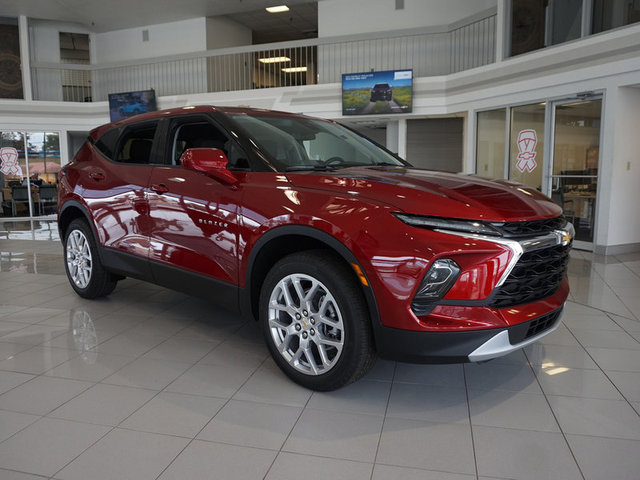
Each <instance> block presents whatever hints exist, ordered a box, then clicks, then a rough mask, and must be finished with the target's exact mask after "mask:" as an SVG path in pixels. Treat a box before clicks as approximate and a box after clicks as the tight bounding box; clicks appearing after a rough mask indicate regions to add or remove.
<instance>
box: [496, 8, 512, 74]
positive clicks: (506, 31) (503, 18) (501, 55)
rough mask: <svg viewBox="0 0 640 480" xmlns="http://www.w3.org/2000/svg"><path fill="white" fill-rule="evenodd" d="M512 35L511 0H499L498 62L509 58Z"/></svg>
mask: <svg viewBox="0 0 640 480" xmlns="http://www.w3.org/2000/svg"><path fill="white" fill-rule="evenodd" d="M510 37H511V0H498V13H497V15H496V62H501V61H503V60H504V59H505V58H507V57H508V56H509V55H510V53H511V52H509V50H510V48H509V44H508V43H507V42H509V40H510Z"/></svg>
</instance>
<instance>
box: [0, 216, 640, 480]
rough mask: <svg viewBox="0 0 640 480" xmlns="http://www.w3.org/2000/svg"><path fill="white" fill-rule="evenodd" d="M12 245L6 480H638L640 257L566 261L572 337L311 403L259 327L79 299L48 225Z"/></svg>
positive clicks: (5, 376) (4, 361) (192, 310)
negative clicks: (264, 341) (267, 346)
mask: <svg viewBox="0 0 640 480" xmlns="http://www.w3.org/2000/svg"><path fill="white" fill-rule="evenodd" d="M9 230H10V229H8V228H4V230H3V227H2V225H1V224H0V479H21V480H27V479H37V478H55V479H70V480H72V479H83V480H86V479H92V480H101V479H128V478H131V479H136V480H144V479H156V478H158V479H162V480H166V479H180V480H185V479H187V480H188V479H204V478H219V479H225V480H226V479H242V480H250V479H263V478H266V479H283V480H286V479H301V478H302V479H305V480H312V479H316V478H318V479H319V478H322V479H325V478H335V479H375V480H382V479H402V480H410V479H426V480H435V479H438V480H454V479H455V480H471V479H482V480H489V479H494V480H495V479H535V480H541V479H544V480H552V479H557V480H570V479H574V478H575V479H594V480H602V479H607V480H609V479H610V480H613V479H633V480H638V478H640V473H639V472H640V455H639V454H640V416H639V413H640V320H639V317H640V295H639V293H640V254H629V255H621V256H617V257H606V258H605V257H598V256H594V255H592V254H589V253H584V252H578V251H574V252H573V253H572V259H571V264H570V277H571V286H572V293H571V298H570V300H571V301H570V302H569V303H568V305H567V309H566V314H565V317H564V324H563V325H562V326H561V327H560V329H559V330H557V331H556V332H555V333H554V334H552V335H550V336H548V337H546V338H545V339H544V340H543V341H541V342H540V343H538V344H535V345H532V346H530V347H528V348H526V349H525V350H524V351H520V352H516V353H515V354H512V355H510V356H508V357H505V358H502V359H497V360H494V361H491V362H488V363H484V364H480V365H469V364H468V365H442V366H423V365H409V364H403V363H395V362H389V361H378V363H377V365H376V367H375V368H374V370H373V371H372V372H371V373H370V374H369V375H368V376H367V377H366V378H364V379H363V380H361V381H359V382H357V383H356V384H354V385H351V386H349V387H347V388H344V389H342V390H340V391H337V392H332V393H314V392H311V391H307V390H305V389H303V388H301V387H298V386H297V385H295V384H293V383H291V382H290V381H288V380H287V379H286V378H285V377H284V376H283V375H282V374H281V373H280V372H279V371H278V369H277V368H276V367H275V365H274V363H273V362H272V361H271V359H270V358H269V356H268V354H267V351H266V349H265V347H264V346H263V344H262V339H261V337H260V334H259V332H258V329H257V328H255V325H254V324H252V323H251V322H243V321H242V320H241V319H239V318H237V317H236V316H234V315H232V314H230V313H228V312H225V311H224V310H221V309H219V308H217V307H215V306H212V305H210V304H207V303H206V302H204V301H202V300H198V299H195V298H191V297H188V296H186V295H182V294H179V293H175V292H172V291H169V290H165V289H163V288H159V287H156V286H153V285H150V284H147V283H142V282H138V281H134V280H129V279H128V280H125V281H122V282H120V284H119V286H118V288H117V289H116V291H115V292H114V293H113V294H112V295H110V296H109V297H108V298H106V299H102V300H95V301H86V300H83V299H81V298H79V297H77V296H76V295H75V294H74V293H72V290H71V288H70V287H69V286H68V284H67V280H66V277H65V276H64V269H63V264H62V255H61V246H60V244H59V242H57V241H55V238H56V234H55V228H51V225H49V226H47V225H44V226H43V225H38V226H36V228H35V231H34V232H25V231H24V230H23V231H20V228H19V227H16V226H15V225H14V226H12V228H11V231H9ZM16 231H17V232H18V233H17V234H16ZM12 232H13V233H12ZM34 238H35V239H36V240H34ZM37 238H45V240H37Z"/></svg>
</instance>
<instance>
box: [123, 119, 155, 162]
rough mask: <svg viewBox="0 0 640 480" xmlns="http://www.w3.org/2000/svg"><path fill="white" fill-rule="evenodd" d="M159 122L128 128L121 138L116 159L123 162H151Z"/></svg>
mask: <svg viewBox="0 0 640 480" xmlns="http://www.w3.org/2000/svg"><path fill="white" fill-rule="evenodd" d="M156 127H157V124H156V123H154V124H145V125H140V126H136V127H131V128H128V129H127V130H126V131H125V133H124V135H123V136H122V137H121V139H120V147H119V150H118V155H117V156H116V161H117V162H121V163H136V164H149V163H151V147H152V146H153V137H154V135H155V133H156Z"/></svg>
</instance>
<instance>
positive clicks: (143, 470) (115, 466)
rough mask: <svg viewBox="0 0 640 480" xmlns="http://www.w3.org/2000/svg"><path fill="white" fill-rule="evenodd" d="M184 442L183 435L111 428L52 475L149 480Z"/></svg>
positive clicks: (74, 478)
mask: <svg viewBox="0 0 640 480" xmlns="http://www.w3.org/2000/svg"><path fill="white" fill-rule="evenodd" d="M187 443H188V440H187V439H186V438H179V437H173V436H169V435H157V434H154V433H143V432H133V431H130V430H123V429H114V430H113V431H111V432H109V434H108V435H106V436H105V437H103V438H102V439H100V441H99V442H97V443H96V444H95V445H93V446H92V447H91V448H89V449H88V450H86V451H85V452H84V453H82V455H80V456H79V457H78V458H76V459H75V460H74V461H73V462H71V463H70V464H69V465H67V466H66V467H65V468H64V469H63V470H62V471H61V472H60V473H58V474H57V475H56V477H57V478H61V479H65V480H86V479H88V478H90V479H91V480H112V479H118V480H127V479H130V480H153V479H155V478H157V477H158V475H160V473H162V471H163V470H164V469H165V468H166V467H167V466H168V465H169V464H170V463H171V461H172V460H173V459H174V458H175V457H176V456H177V455H178V454H179V453H180V452H181V451H182V449H184V447H186V446H187ZM203 478H204V477H203Z"/></svg>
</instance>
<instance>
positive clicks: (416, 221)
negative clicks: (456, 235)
mask: <svg viewBox="0 0 640 480" xmlns="http://www.w3.org/2000/svg"><path fill="white" fill-rule="evenodd" d="M393 215H394V216H395V217H396V218H398V219H399V220H402V221H403V222H404V223H406V224H407V225H411V226H414V227H422V228H431V229H439V230H453V231H456V232H468V233H475V234H480V235H490V236H492V237H500V236H501V235H502V233H501V232H500V231H499V230H498V229H497V228H495V227H493V226H491V225H489V224H488V223H484V222H479V221H475V220H458V219H455V218H443V217H429V216H426V215H415V214H411V213H394V214H393Z"/></svg>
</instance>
